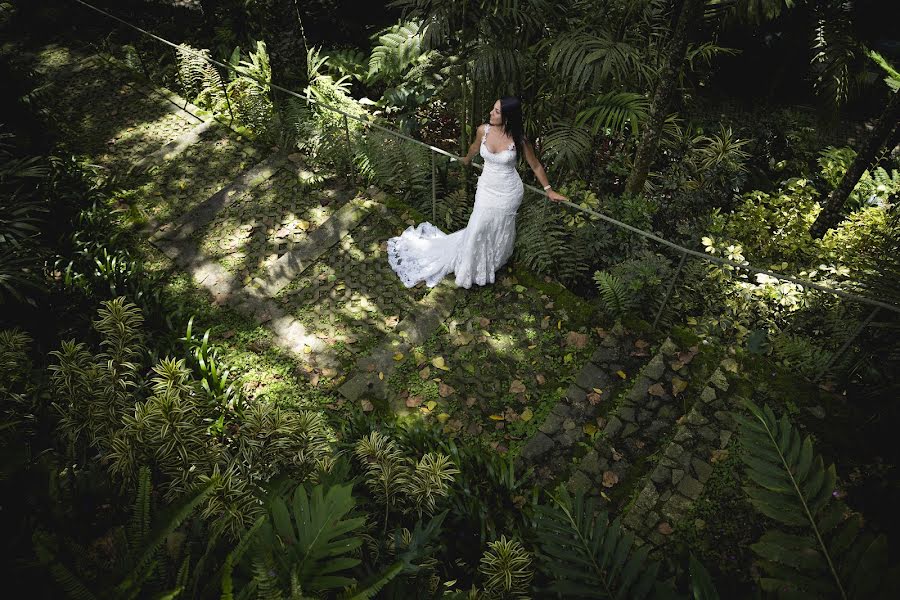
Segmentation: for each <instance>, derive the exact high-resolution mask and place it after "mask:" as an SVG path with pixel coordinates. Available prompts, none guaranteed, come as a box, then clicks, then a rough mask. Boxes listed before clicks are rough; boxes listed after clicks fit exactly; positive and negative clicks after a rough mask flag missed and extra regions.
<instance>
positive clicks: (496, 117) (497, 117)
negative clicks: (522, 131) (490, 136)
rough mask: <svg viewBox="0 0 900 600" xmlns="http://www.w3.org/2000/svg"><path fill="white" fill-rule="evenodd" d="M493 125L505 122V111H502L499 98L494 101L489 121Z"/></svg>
mask: <svg viewBox="0 0 900 600" xmlns="http://www.w3.org/2000/svg"><path fill="white" fill-rule="evenodd" d="M488 123H490V124H491V125H502V124H503V113H501V112H500V101H499V100H497V101H496V102H495V103H494V108H493V110H491V117H490V120H489V121H488Z"/></svg>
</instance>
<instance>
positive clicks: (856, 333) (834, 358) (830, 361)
mask: <svg viewBox="0 0 900 600" xmlns="http://www.w3.org/2000/svg"><path fill="white" fill-rule="evenodd" d="M878 308H879V307H877V306H876V307H875V308H874V309H872V312H870V313H869V316H868V317H866V320H865V321H863V322H862V323H860V324H859V325H858V326H857V327H856V329H855V330H854V331H853V334H852V335H851V336H850V337H849V338H847V341H846V342H844V345H843V346H841V349H840V350H838V351H837V352H835V353H834V354H832V355H831V358H829V359H828V363H827V364H826V365H825V366H824V367H822V370H821V371H819V372H818V373H817V374H816V377H815V379H813V381H819V380H820V379H821V378H822V375H824V374H825V373H827V372H828V370H829V369H830V368H831V367H832V366H833V365H834V363H836V362H837V361H838V359H839V358H840V357H841V356H843V354H844V352H846V351H847V348H849V347H850V344H852V343H853V340H855V339H856V338H857V337H859V334H860V333H862V331H863V329H865V328H866V327H868V326H869V323H871V322H872V319H874V318H875V315H876V314H877V313H878Z"/></svg>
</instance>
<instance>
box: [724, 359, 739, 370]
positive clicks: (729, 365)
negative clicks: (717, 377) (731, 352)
mask: <svg viewBox="0 0 900 600" xmlns="http://www.w3.org/2000/svg"><path fill="white" fill-rule="evenodd" d="M722 368H723V369H725V370H726V371H729V372H731V373H737V372H738V364H737V361H736V360H734V359H733V358H726V359H725V360H723V361H722Z"/></svg>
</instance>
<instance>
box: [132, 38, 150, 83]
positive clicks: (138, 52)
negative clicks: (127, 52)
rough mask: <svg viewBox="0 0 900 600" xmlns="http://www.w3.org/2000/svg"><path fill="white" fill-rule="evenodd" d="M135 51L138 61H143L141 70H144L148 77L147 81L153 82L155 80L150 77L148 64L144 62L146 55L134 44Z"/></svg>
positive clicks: (145, 75)
mask: <svg viewBox="0 0 900 600" xmlns="http://www.w3.org/2000/svg"><path fill="white" fill-rule="evenodd" d="M134 53H135V54H137V57H138V62H139V63H141V70H142V71H143V72H144V77H146V78H147V81H149V82H150V83H153V80H152V79H151V78H150V71H148V70H147V65H146V64H145V63H144V57H143V55H142V54H141V51H140V50H139V49H138V47H137V45H135V46H134Z"/></svg>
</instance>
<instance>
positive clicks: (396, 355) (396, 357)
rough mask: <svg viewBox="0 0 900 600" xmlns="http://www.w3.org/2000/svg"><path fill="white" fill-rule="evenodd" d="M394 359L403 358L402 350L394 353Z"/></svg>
mask: <svg viewBox="0 0 900 600" xmlns="http://www.w3.org/2000/svg"><path fill="white" fill-rule="evenodd" d="M394 360H397V361H400V360H403V353H402V352H398V353H397V354H395V355H394Z"/></svg>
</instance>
